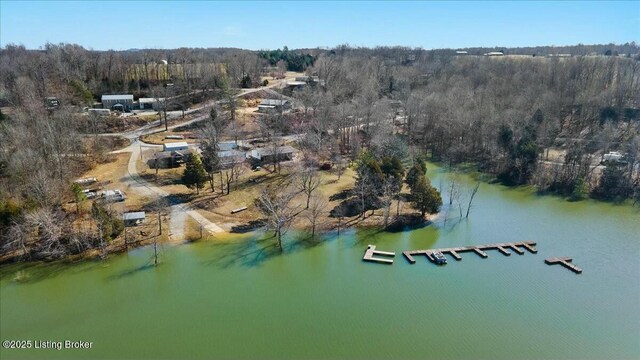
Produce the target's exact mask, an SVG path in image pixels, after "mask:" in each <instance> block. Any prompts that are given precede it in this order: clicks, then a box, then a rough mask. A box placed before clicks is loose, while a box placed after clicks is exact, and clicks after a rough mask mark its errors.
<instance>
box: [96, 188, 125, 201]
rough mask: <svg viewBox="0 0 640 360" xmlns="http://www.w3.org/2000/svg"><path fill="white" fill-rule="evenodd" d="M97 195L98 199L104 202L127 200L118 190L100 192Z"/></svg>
mask: <svg viewBox="0 0 640 360" xmlns="http://www.w3.org/2000/svg"><path fill="white" fill-rule="evenodd" d="M99 195H100V198H102V199H104V201H106V202H116V201H124V200H125V199H126V198H127V196H126V195H125V193H123V192H122V191H120V190H106V191H102V192H101V193H100V194H99Z"/></svg>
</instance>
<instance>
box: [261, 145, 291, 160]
mask: <svg viewBox="0 0 640 360" xmlns="http://www.w3.org/2000/svg"><path fill="white" fill-rule="evenodd" d="M274 150H275V151H274ZM295 152H296V149H294V148H292V147H291V146H280V147H277V148H275V149H274V148H271V147H266V148H257V149H253V150H251V157H252V158H254V159H255V160H258V161H262V162H270V161H273V160H274V159H275V158H276V156H277V158H278V159H280V160H291V159H293V154H295Z"/></svg>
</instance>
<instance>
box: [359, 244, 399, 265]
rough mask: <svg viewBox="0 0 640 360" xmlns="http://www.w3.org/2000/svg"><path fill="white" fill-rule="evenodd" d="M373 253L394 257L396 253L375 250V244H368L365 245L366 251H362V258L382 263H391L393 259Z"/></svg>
mask: <svg viewBox="0 0 640 360" xmlns="http://www.w3.org/2000/svg"><path fill="white" fill-rule="evenodd" d="M374 255H382V256H390V257H394V256H396V253H394V252H389V251H378V250H376V247H375V245H369V246H367V251H365V252H364V257H363V258H362V260H364V261H371V262H379V263H383V264H393V259H386V258H380V257H374Z"/></svg>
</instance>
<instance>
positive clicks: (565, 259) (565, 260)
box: [544, 257, 582, 274]
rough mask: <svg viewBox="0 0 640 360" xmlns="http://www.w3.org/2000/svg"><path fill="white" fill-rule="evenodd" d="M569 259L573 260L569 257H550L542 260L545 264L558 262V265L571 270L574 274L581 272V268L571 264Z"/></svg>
mask: <svg viewBox="0 0 640 360" xmlns="http://www.w3.org/2000/svg"><path fill="white" fill-rule="evenodd" d="M571 261H573V259H572V258H570V257H560V258H550V259H545V260H544V262H545V264H547V265H556V264H560V265H562V266H564V267H566V268H567V269H569V270H571V271H573V272H574V273H576V274H582V269H580V268H579V267H577V266H575V265H573V264H572V263H571Z"/></svg>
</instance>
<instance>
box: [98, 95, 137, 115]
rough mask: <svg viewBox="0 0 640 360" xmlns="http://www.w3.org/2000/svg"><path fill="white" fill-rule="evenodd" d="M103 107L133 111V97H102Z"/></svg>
mask: <svg viewBox="0 0 640 360" xmlns="http://www.w3.org/2000/svg"><path fill="white" fill-rule="evenodd" d="M102 107H103V108H105V109H111V110H118V111H131V109H133V95H102Z"/></svg>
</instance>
